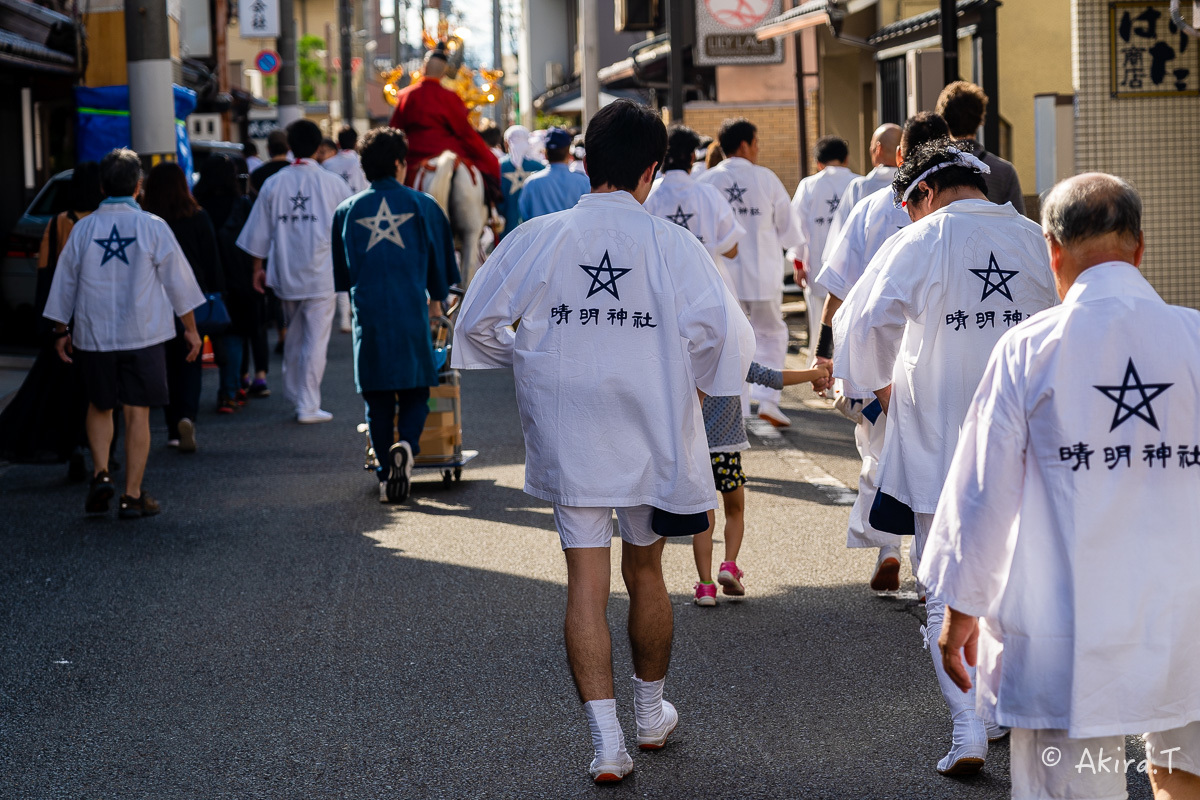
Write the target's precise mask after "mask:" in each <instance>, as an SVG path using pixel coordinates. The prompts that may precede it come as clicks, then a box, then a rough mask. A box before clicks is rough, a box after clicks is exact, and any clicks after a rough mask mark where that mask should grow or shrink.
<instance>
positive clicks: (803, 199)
mask: <svg viewBox="0 0 1200 800" xmlns="http://www.w3.org/2000/svg"><path fill="white" fill-rule="evenodd" d="M857 177H859V176H858V175H856V174H854V173H853V172H851V171H850V170H849V168H847V167H839V166H836V165H831V166H827V167H824V168H822V169H821V170H820V171H819V172H818V173H817V174H816V175H809V176H808V177H807V178H805V179H804V180H802V181H800V183H799V184H798V185H797V186H796V193H795V194H793V195H792V213H793V214H795V215H796V221H797V223H798V224H799V225H800V233H801V234H802V235H803V237H804V244H802V245H800V246H799V247H797V248H796V251H797V255H798V256H799V258H800V260H801V261H803V262H804V264H805V266H808V267H810V268H813V269H814V272H815V271H816V270H815V267H816V266H819V264H820V260H821V256H822V254H823V253H824V252H825V238H826V237H827V236H828V235H829V228H830V225H832V224H833V218H834V215H835V214H837V211H838V208H840V207H841V204H842V201H843V199H844V197H845V194H846V187H847V186H849V185H850V182H851V181H853V180H854V179H855V178H857Z"/></svg>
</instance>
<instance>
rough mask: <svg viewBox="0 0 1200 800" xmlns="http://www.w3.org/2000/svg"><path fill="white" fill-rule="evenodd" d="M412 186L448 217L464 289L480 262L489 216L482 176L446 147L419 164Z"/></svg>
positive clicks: (481, 261) (481, 260)
mask: <svg viewBox="0 0 1200 800" xmlns="http://www.w3.org/2000/svg"><path fill="white" fill-rule="evenodd" d="M413 188H415V189H416V190H417V191H419V192H425V193H426V194H428V195H430V196H431V197H432V198H433V199H434V201H435V202H436V203H437V204H438V205H439V206H441V209H442V211H444V212H445V213H446V216H447V217H448V218H449V220H450V230H451V231H453V233H454V243H455V247H456V248H457V249H458V252H459V264H458V269H459V272H460V273H462V287H463V288H464V289H465V288H467V285H468V284H469V283H470V282H471V278H472V277H474V275H475V271H476V270H477V269H479V266H480V265H481V264H482V263H483V250H482V246H481V240H482V239H483V231H484V228H485V227H486V226H487V225H488V224H489V221H490V220H489V217H490V216H491V215H490V213H489V209H488V204H487V200H486V199H485V196H484V188H483V175H482V174H481V173H480V171H479V170H478V169H477V168H476V167H474V166H473V165H470V164H467V163H466V162H465V161H463V160H462V159H461V158H459V157H458V155H457V154H455V153H454V152H453V151H452V150H447V151H445V152H444V153H442V154H441V155H440V156H436V157H435V158H431V159H429V160H428V161H426V162H425V163H424V164H423V165H422V166H421V167H420V169H419V170H418V174H417V176H416V178H415V179H414V180H413Z"/></svg>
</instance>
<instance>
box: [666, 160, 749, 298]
mask: <svg viewBox="0 0 1200 800" xmlns="http://www.w3.org/2000/svg"><path fill="white" fill-rule="evenodd" d="M645 208H646V210H647V211H649V212H650V213H651V214H653V215H654V216H656V217H662V218H663V219H665V220H667V221H668V222H674V223H675V224H676V225H679V226H682V227H683V228H686V229H687V230H689V231H691V232H692V233H693V234H694V235H695V237H696V238H697V239H699V240H700V244H702V245H704V249H705V250H707V251H708V254H709V255H710V256H712V257H713V262H714V263H715V264H716V265H717V271H718V272H720V273H721V277H722V278H724V280H725V283H726V285H727V286H729V289H730V291H734V284H733V278H732V277H731V276H730V275H729V271H728V267H727V265H726V264H725V259H724V258H722V256H721V254H722V253H727V252H729V251H730V250H731V249H732V248H733V246H734V245H736V244H737V243H738V242H740V241H741V240H742V238H743V237H744V236H745V235H746V229H745V228H743V227H742V226H741V224H739V223H738V221H737V216H736V215H735V214H734V213H733V207H732V206H730V205H729V203H728V202H726V201H725V196H724V195H723V194H721V192H720V191H718V190H717V189H716V187H713V186H709V185H708V184H705V183H700V182H699V181H697V180H695V179H694V178H692V177H691V176H690V175H689V174H688V173H687V172H686V171H684V170H681V169H673V170H671V171H670V172H667V173H665V174H664V175H663V176H662V177H661V178H659V179H658V180H656V181H655V182H654V188H653V189H651V190H650V196H649V197H647V198H646V202H645Z"/></svg>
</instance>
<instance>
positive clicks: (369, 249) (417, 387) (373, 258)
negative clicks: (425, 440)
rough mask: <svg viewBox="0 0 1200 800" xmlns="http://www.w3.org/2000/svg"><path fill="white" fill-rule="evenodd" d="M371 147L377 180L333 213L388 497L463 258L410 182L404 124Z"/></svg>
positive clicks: (400, 477) (403, 478)
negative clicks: (433, 325)
mask: <svg viewBox="0 0 1200 800" xmlns="http://www.w3.org/2000/svg"><path fill="white" fill-rule="evenodd" d="M362 155H363V170H364V171H365V173H366V176H367V178H368V179H370V181H371V185H370V187H369V188H368V189H367V190H366V191H365V192H362V193H360V194H356V195H355V196H354V197H352V198H350V199H349V200H347V201H345V202H344V203H342V204H341V205H340V206H338V208H337V211H335V212H334V215H333V268H334V282H335V284H336V286H337V289H338V291H339V292H348V293H349V295H350V297H351V300H352V302H353V306H354V321H355V326H354V380H355V383H357V384H358V391H359V393H360V394H362V397H363V400H364V401H365V402H366V405H367V425H368V427H369V429H370V433H371V446H372V447H373V448H375V453H376V455H377V456H378V458H379V469H378V472H379V501H380V502H381V503H400V502H403V501H404V500H406V499H407V498H408V489H409V480H410V478H411V476H412V465H413V458H414V457H415V456H416V455H417V454H418V453H419V452H420V446H419V444H420V440H421V430H422V429H423V428H424V426H425V417H426V415H427V414H428V411H429V387H430V386H437V384H438V370H437V366H436V364H435V363H434V357H433V342H432V340H431V337H430V333H429V319H430V318H432V317H437V316H440V315H441V313H442V302H443V301H444V300H445V299H446V297H447V296H448V295H449V292H450V287H451V286H452V285H453V284H455V283H458V279H459V276H458V266H457V265H456V263H455V259H454V239H453V236H452V235H451V233H450V223H449V222H448V221H447V220H446V215H445V214H443V213H442V210H441V209H440V208H439V207H438V206H437V204H436V203H435V202H434V201H433V199H432V198H430V197H429V196H428V195H425V194H422V193H420V192H417V191H413V190H412V189H409V188H408V187H406V186H404V185H403V183H404V170H405V164H406V163H407V162H406V158H407V156H408V143H407V142H406V141H405V138H404V133H403V132H402V131H398V130H396V129H395V128H376V129H375V130H373V131H370V132H368V133H367V135H366V136H365V137H363V150H362Z"/></svg>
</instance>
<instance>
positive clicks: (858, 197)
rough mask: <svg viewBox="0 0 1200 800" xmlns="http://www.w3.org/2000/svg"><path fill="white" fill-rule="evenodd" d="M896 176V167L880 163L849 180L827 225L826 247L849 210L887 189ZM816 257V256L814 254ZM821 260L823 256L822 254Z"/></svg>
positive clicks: (834, 237)
mask: <svg viewBox="0 0 1200 800" xmlns="http://www.w3.org/2000/svg"><path fill="white" fill-rule="evenodd" d="M895 177H896V167H888V166H885V165H882V164H881V165H880V166H878V167H875V168H874V169H872V170H871V171H870V172H868V173H867V174H866V175H861V176H859V177H857V178H855V179H854V180H852V181H850V185H849V186H847V187H846V193H845V194H843V195H842V202H841V203H840V204H838V208H837V211H836V212H834V214H833V222H832V223H831V224H830V226H829V236H828V238H826V240H825V247H826V249H828V248H829V247H831V246H833V241H834V239H836V238H837V235H838V232H839V231H841V229H842V226H843V225H845V224H846V220H847V219H848V218H849V216H850V212H851V211H853V210H854V208H855V207H856V206H857V205H858V204H859V203H861V202H862V201H863V200H865V199H867V198H868V197H870V196H871V195H873V194H875V193H876V192H878V191H879V190H880V189H888V188H890V187H891V185H892V180H893V179H894V178H895ZM814 258H816V256H814ZM821 258H822V260H823V259H824V256H823V255H822V257H821Z"/></svg>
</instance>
